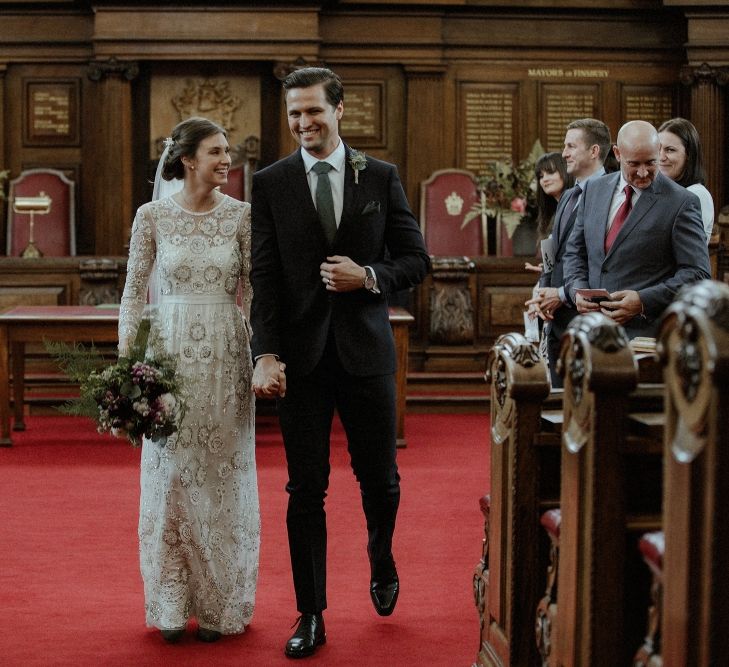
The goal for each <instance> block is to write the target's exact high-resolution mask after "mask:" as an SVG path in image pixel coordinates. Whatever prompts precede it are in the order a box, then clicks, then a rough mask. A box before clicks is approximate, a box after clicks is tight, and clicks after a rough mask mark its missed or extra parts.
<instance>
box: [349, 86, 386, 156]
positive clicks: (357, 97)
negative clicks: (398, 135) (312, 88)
mask: <svg viewBox="0 0 729 667" xmlns="http://www.w3.org/2000/svg"><path fill="white" fill-rule="evenodd" d="M384 109H385V85H384V83H383V82H381V81H379V82H372V83H362V82H355V83H350V82H349V81H348V82H347V90H346V98H345V100H344V115H343V116H342V120H341V121H340V122H339V130H340V133H341V135H342V136H343V137H344V138H345V139H346V141H347V143H349V144H353V145H356V146H358V147H359V146H368V147H370V148H377V147H379V148H384V147H385V146H386V145H387V138H386V136H385V123H384V120H383V113H384Z"/></svg>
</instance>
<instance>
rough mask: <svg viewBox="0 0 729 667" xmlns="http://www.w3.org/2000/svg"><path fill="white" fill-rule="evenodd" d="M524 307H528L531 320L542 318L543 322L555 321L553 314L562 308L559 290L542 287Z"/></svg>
mask: <svg viewBox="0 0 729 667" xmlns="http://www.w3.org/2000/svg"><path fill="white" fill-rule="evenodd" d="M524 305H525V306H526V307H527V315H529V319H531V320H533V319H534V318H535V317H540V318H541V319H543V320H553V319H554V314H553V313H554V311H555V310H557V308H559V307H561V306H562V299H560V298H559V290H558V289H557V288H556V287H540V288H539V289H538V290H537V293H536V295H535V296H533V297H532V298H531V299H529V301H526V302H525V303H524Z"/></svg>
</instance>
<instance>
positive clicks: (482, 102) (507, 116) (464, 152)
mask: <svg viewBox="0 0 729 667" xmlns="http://www.w3.org/2000/svg"><path fill="white" fill-rule="evenodd" d="M517 92H518V89H517V86H516V85H511V84H501V85H500V84H475V83H468V84H462V86H461V91H460V96H459V114H458V115H459V118H458V127H460V128H462V129H461V133H460V140H459V150H460V154H459V160H458V162H459V164H460V165H461V166H462V167H463V168H464V169H468V170H470V171H473V172H477V173H478V172H481V171H483V168H484V165H486V164H487V163H489V162H493V161H495V160H503V159H504V158H513V157H514V144H515V138H514V131H515V128H516V127H517V122H516V118H515V113H516V109H517V107H518V104H517Z"/></svg>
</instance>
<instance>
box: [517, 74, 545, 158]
mask: <svg viewBox="0 0 729 667" xmlns="http://www.w3.org/2000/svg"><path fill="white" fill-rule="evenodd" d="M538 99H539V97H538V87H537V82H536V81H533V80H531V79H527V80H526V81H522V82H521V83H520V84H519V127H518V130H519V134H518V145H519V159H522V158H525V157H526V156H527V155H529V153H530V152H531V150H532V146H533V145H534V142H535V141H536V140H537V139H540V135H539V108H538V106H537V100H538ZM540 141H541V139H540ZM541 144H542V146H544V145H545V143H544V141H541Z"/></svg>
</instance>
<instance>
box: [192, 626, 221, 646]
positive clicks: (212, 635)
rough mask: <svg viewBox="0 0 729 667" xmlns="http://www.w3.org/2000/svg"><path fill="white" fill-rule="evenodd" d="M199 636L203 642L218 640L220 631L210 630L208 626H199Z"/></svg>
mask: <svg viewBox="0 0 729 667" xmlns="http://www.w3.org/2000/svg"><path fill="white" fill-rule="evenodd" d="M197 638H198V639H199V640H200V641H201V642H208V643H210V642H216V641H218V639H220V633H219V632H218V631H217V630H209V629H208V628H198V629H197Z"/></svg>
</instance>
